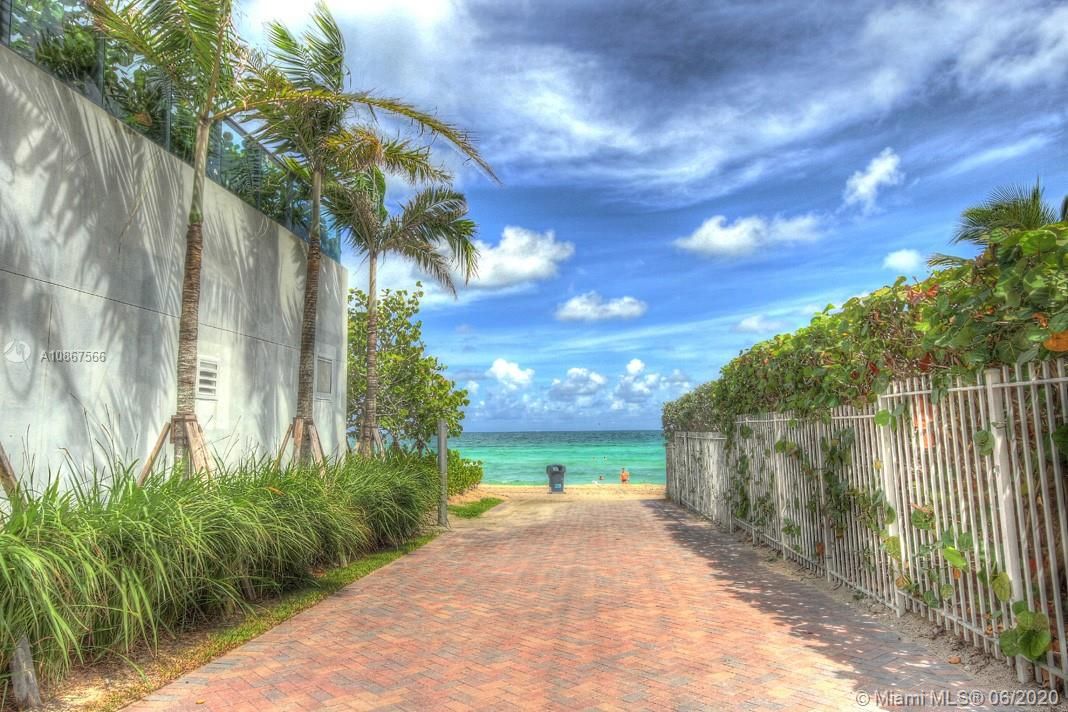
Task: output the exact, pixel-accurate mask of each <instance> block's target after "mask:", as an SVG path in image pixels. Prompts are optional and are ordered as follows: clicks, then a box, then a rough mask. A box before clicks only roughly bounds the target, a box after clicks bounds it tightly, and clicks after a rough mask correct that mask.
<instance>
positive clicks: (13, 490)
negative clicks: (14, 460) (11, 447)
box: [0, 443, 19, 502]
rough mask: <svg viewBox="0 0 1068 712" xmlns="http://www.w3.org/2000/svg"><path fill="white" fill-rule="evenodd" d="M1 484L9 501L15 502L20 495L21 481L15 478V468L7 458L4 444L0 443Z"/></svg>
mask: <svg viewBox="0 0 1068 712" xmlns="http://www.w3.org/2000/svg"><path fill="white" fill-rule="evenodd" d="M0 485H3V487H4V494H5V495H7V500H8V501H9V502H14V501H15V500H16V499H18V497H19V482H18V480H17V479H15V468H14V467H12V466H11V460H9V459H7V453H6V452H5V451H4V446H3V444H2V443H0Z"/></svg>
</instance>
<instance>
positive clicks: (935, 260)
mask: <svg viewBox="0 0 1068 712" xmlns="http://www.w3.org/2000/svg"><path fill="white" fill-rule="evenodd" d="M969 261H970V260H969V259H968V258H967V257H958V256H957V255H945V254H942V253H941V252H936V253H935V254H933V255H931V256H930V257H929V258H927V266H928V267H934V268H938V269H941V268H946V267H960V266H962V265H965V264H967V263H968V262H969Z"/></svg>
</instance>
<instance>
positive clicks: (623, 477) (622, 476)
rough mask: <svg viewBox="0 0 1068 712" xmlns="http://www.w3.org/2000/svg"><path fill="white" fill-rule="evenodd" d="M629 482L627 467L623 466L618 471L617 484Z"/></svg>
mask: <svg viewBox="0 0 1068 712" xmlns="http://www.w3.org/2000/svg"><path fill="white" fill-rule="evenodd" d="M628 482H630V473H629V472H627V468H625V467H624V468H623V469H622V470H620V471H619V484H621V485H625V484H627V483H628Z"/></svg>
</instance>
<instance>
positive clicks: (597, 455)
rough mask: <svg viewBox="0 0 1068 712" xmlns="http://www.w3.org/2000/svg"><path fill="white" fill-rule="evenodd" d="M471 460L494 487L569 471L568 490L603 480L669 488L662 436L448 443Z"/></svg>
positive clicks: (612, 434)
mask: <svg viewBox="0 0 1068 712" xmlns="http://www.w3.org/2000/svg"><path fill="white" fill-rule="evenodd" d="M449 448H454V449H457V450H459V451H460V453H461V454H462V455H463V456H464V457H466V458H470V459H472V460H482V462H483V464H484V467H485V476H484V478H483V481H484V482H486V483H489V484H512V485H520V484H538V485H541V484H545V483H546V482H547V478H546V476H545V466H546V465H553V464H561V465H566V466H567V475H566V478H567V479H566V481H567V483H568V484H573V485H583V484H592V483H593V482H595V481H596V480H597V477H598V475H604V479H605V482H612V483H615V484H618V483H619V470H620V468H622V467H626V468H627V469H628V470H630V481H631V482H654V483H657V484H662V483H663V482H664V436H663V434H662V433H661V432H660V431H659V430H626V431H607V432H537V433H464V434H463V435H462V436H461V437H459V438H451V439H450V440H449Z"/></svg>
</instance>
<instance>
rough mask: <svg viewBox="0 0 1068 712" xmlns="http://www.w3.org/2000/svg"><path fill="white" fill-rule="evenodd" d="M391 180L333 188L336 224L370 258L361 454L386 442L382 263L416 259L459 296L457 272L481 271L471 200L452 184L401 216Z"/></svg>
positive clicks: (418, 199) (423, 196)
mask: <svg viewBox="0 0 1068 712" xmlns="http://www.w3.org/2000/svg"><path fill="white" fill-rule="evenodd" d="M384 192H385V182H384V180H381V179H380V174H378V175H377V176H376V177H375V178H374V179H373V180H369V181H368V180H362V181H359V184H352V183H349V184H335V185H332V186H331V187H330V188H329V189H328V191H327V201H328V204H329V208H330V214H331V215H332V216H333V220H334V225H335V227H337V229H338V230H339V231H341V232H342V233H343V234H344V235H345V237H346V238H347V239H348V242H349V244H350V245H351V246H352V247H353V248H354V249H357V250H359V251H360V252H363V253H364V254H365V255H366V257H367V274H368V280H367V394H366V400H365V404H364V418H363V421H362V422H361V424H360V453H361V454H365V455H366V454H370V453H371V452H372V451H373V450H374V449H375V447H376V446H378V447H380V446H381V439H380V438H381V436H380V434H379V432H378V369H377V352H378V262H379V260H380V259H381V258H382V257H383V256H385V255H388V254H394V255H398V256H400V257H402V258H404V259H407V260H410V261H411V262H413V263H415V265H416V267H418V268H419V269H420V270H422V271H423V272H425V273H426V274H427V275H429V276H430V277H431V278H432V279H434V280H435V281H436V282H437V283H438V284H440V285H441V286H442V287H444V288H445V289H446V290H448V291H449V292H450V293H452V294H453V295H455V294H456V283H455V282H456V276H455V275H456V274H457V273H459V276H460V277H461V278H462V279H463V281H464V283H465V284H466V283H467V282H468V281H469V280H470V279H471V278H472V277H473V276H474V275H475V274H476V272H477V263H478V248H477V247H476V246H475V243H474V236H475V223H474V222H473V221H472V220H469V219H468V218H467V201H466V199H465V198H464V196H463V194H462V193H458V192H456V191H455V190H452V189H451V188H444V187H432V188H427V189H425V190H423V191H421V192H419V193H418V194H416V195H415V196H414V197H413V198H412V199H411V200H409V201H408V202H407V203H405V205H404V206H403V207H402V209H401V212H400V213H399V214H397V215H389V214H388V212H387V211H386V209H385V208H384V206H383V200H382V197H383V194H384Z"/></svg>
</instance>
